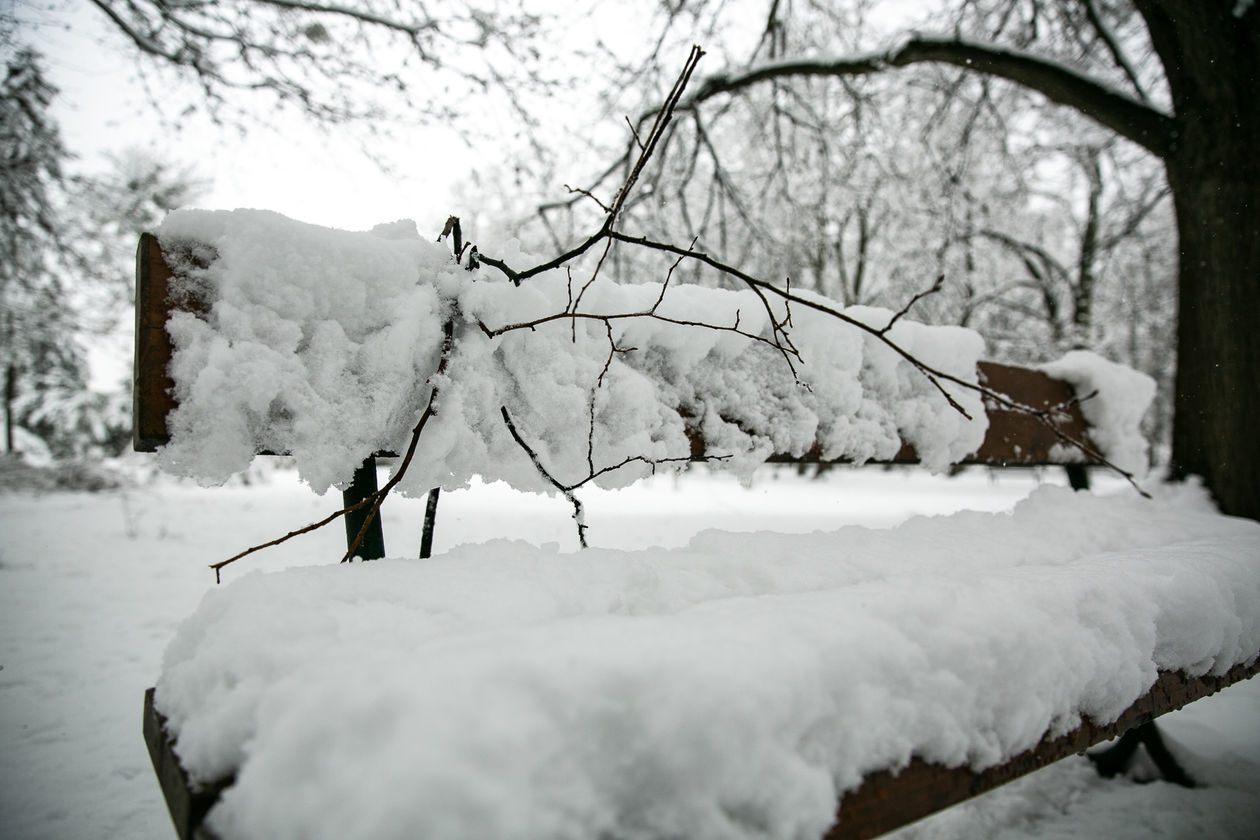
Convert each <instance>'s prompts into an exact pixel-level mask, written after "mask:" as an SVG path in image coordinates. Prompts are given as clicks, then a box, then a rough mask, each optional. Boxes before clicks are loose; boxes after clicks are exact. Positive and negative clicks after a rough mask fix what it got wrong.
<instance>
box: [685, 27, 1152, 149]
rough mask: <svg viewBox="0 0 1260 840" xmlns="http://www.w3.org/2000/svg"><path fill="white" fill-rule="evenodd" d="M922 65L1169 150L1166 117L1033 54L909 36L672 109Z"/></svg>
mask: <svg viewBox="0 0 1260 840" xmlns="http://www.w3.org/2000/svg"><path fill="white" fill-rule="evenodd" d="M924 62H933V63H941V64H952V65H954V66H956V67H961V68H963V69H966V70H971V71H973V72H976V73H983V74H985V75H989V76H997V77H1000V78H1003V79H1007V80H1008V81H1012V82H1015V83H1017V84H1020V85H1022V86H1024V87H1026V88H1029V89H1030V90H1034V91H1037V92H1039V93H1041V94H1043V95H1044V96H1045V97H1046V98H1047V99H1049V100H1051V101H1052V102H1057V103H1058V104H1060V105H1066V106H1068V107H1070V108H1074V109H1076V110H1077V111H1079V112H1081V113H1082V114H1084V115H1085V116H1087V117H1090V118H1091V119H1093V120H1095V121H1096V122H1098V123H1100V124H1102V125H1104V126H1106V127H1107V128H1110V129H1111V130H1113V131H1115V132H1116V133H1117V134H1120V135H1121V136H1123V137H1126V138H1128V139H1129V140H1132V141H1133V142H1134V143H1137V144H1138V145H1139V146H1142V147H1143V148H1145V149H1147V150H1148V151H1150V152H1151V153H1152V154H1154V155H1156V156H1157V157H1165V156H1166V155H1167V154H1168V153H1169V150H1170V149H1171V146H1172V143H1173V119H1172V117H1171V116H1169V115H1168V114H1164V113H1162V112H1161V111H1158V110H1156V109H1155V108H1153V107H1151V106H1150V105H1147V104H1145V103H1143V102H1139V101H1138V100H1136V99H1133V98H1132V97H1130V96H1129V95H1128V94H1125V93H1123V92H1121V91H1118V90H1115V89H1114V88H1111V87H1108V86H1107V85H1104V84H1102V83H1100V82H1098V81H1096V80H1094V79H1091V78H1090V77H1088V76H1086V75H1084V74H1082V73H1080V72H1079V71H1077V70H1074V69H1072V68H1070V67H1068V66H1066V65H1063V64H1059V63H1058V62H1055V61H1052V60H1050V59H1047V58H1045V57H1043V56H1039V55H1035V54H1033V53H1028V52H1023V51H1021V50H1016V49H1009V48H1003V47H996V46H990V45H987V44H980V43H976V42H972V41H965V40H962V39H959V38H948V37H934V36H929V35H915V36H912V37H910V38H907V39H906V40H905V41H903V42H902V43H901V44H900V45H898V46H896V47H894V48H892V49H890V50H888V51H886V52H882V53H875V54H870V55H864V56H854V57H848V58H835V59H802V60H795V61H780V62H775V63H773V64H765V65H762V66H759V67H754V68H752V69H750V70H746V71H744V72H742V73H738V74H733V75H717V76H710V77H709V78H707V79H705V80H704V82H703V83H702V84H701V85H700V87H699V88H697V89H696V91H695V93H693V94H692V95H690V96H688V97H687V99H686V100H685V101H684V102H683V103H681V104H680V106H679V107H680V108H693V107H695V106H696V105H698V104H700V103H701V102H705V101H707V100H709V99H713V98H714V97H716V96H719V95H722V94H728V93H736V92H738V91H741V90H744V89H746V88H750V87H753V86H755V85H758V84H761V83H763V82H768V81H771V80H774V79H784V78H793V77H808V76H864V75H872V74H875V73H883V72H886V71H888V70H890V69H894V68H900V67H908V66H910V65H913V64H920V63H924Z"/></svg>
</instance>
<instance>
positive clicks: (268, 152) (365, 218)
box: [37, 3, 470, 235]
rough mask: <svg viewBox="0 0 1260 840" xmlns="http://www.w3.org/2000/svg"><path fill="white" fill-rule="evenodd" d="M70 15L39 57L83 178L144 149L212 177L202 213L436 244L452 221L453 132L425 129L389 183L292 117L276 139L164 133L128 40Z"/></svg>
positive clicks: (401, 152) (47, 34) (182, 96)
mask: <svg viewBox="0 0 1260 840" xmlns="http://www.w3.org/2000/svg"><path fill="white" fill-rule="evenodd" d="M69 15H70V19H69V20H67V21H66V22H67V23H68V24H69V26H68V27H67V28H65V29H63V30H61V31H57V30H55V29H53V28H52V27H48V28H45V29H42V30H41V31H40V34H39V37H38V38H37V47H40V48H42V49H44V50H45V51H46V56H47V61H48V64H49V69H50V71H51V73H52V76H53V80H54V83H55V84H57V85H58V87H59V88H60V89H61V94H60V96H59V97H58V100H57V102H56V113H57V116H58V118H59V119H60V121H61V129H62V133H63V137H64V139H65V141H66V144H67V146H68V148H70V149H71V150H73V151H74V152H75V153H76V154H77V155H79V157H80V161H79V167H78V168H82V169H83V170H87V171H92V170H99V169H100V168H102V167H103V166H104V159H103V156H104V154H106V153H108V152H110V151H118V150H121V149H123V148H125V147H128V146H135V145H140V146H144V147H147V148H151V149H152V150H153V151H155V152H156V153H157V154H158V156H159V158H160V159H165V160H171V161H177V162H182V163H190V164H193V165H194V166H195V168H196V170H197V173H198V174H199V175H201V176H202V177H204V178H206V179H209V180H210V181H211V182H212V189H211V191H210V192H209V193H208V194H207V195H206V196H205V197H204V198H203V199H202V200H201V201H200V202H199V204H201V205H202V206H205V207H212V208H234V207H264V208H267V209H270V210H276V211H278V212H280V213H284V214H285V215H288V216H292V217H294V218H298V219H301V220H303V221H307V222H312V223H315V224H323V225H329V226H332V227H340V228H347V229H363V228H367V227H371V226H372V225H374V224H376V223H377V222H381V221H389V220H393V219H398V218H415V219H416V220H417V221H418V222H420V224H421V228H422V230H424V229H428V228H434V234H435V235H436V233H437V231H438V230H440V229H441V222H442V221H444V220H445V218H446V216H447V215H449V213H450V212H451V211H450V210H447V209H445V206H446V205H447V204H448V202H447V201H446V200H445V196H446V195H447V194H448V193H449V192H450V191H451V189H452V187H453V185H454V184H455V182H456V181H457V179H458V177H459V173H460V172H461V171H462V170H463V168H464V167H463V166H461V165H459V162H466V161H467V160H469V158H470V153H469V152H468V151H467V150H466V149H465V148H464V147H463V145H462V144H461V143H459V142H458V141H457V140H456V138H455V137H454V135H453V133H451V132H445V131H443V130H442V129H440V128H430V129H426V130H425V131H424V135H423V136H422V137H417V138H415V143H416V146H417V148H416V149H415V150H414V151H415V152H420V153H412V152H413V150H412V149H409V148H401V147H400V148H399V149H398V150H397V152H395V153H394V154H391V155H390V157H396V158H398V159H400V160H405V163H400V164H399V165H398V166H397V167H396V168H397V170H398V171H397V172H396V173H395V174H394V175H387V174H385V173H383V172H382V171H381V170H380V168H379V167H378V166H377V165H376V164H374V163H373V162H372V161H371V160H369V159H368V157H367V155H365V154H364V152H363V149H362V147H361V146H360V145H359V144H358V143H357V142H356V141H354V140H352V139H351V138H349V137H345V136H337V135H335V134H333V133H331V132H323V133H321V132H319V131H318V130H317V129H315V128H314V127H313V126H312V125H311V124H310V123H308V122H305V121H303V120H301V119H298V118H296V117H294V118H289V119H287V120H286V122H285V124H284V125H283V126H281V127H280V128H279V129H278V130H276V131H274V132H273V131H268V130H265V129H263V130H257V131H254V132H251V133H250V134H249V135H247V136H241V135H240V134H239V133H238V132H237V131H235V130H233V129H224V128H221V127H217V126H214V125H213V124H212V123H210V122H209V121H208V120H207V119H205V118H204V117H199V116H198V117H194V118H192V119H189V120H184V121H183V122H182V123H181V130H180V131H177V132H167V131H165V130H164V129H163V127H162V125H161V123H160V121H159V120H157V119H156V118H155V117H154V116H153V109H152V107H151V106H150V105H149V103H148V100H147V98H146V93H145V91H144V88H143V87H142V86H141V85H140V83H139V81H138V76H137V73H136V68H135V65H134V63H133V61H132V60H131V59H130V58H129V57H128V50H127V49H126V48H125V46H124V45H123V44H122V43H121V37H120V36H118V35H117V34H116V33H114V32H112V31H109V30H107V28H106V27H105V26H103V25H102V20H103V18H102V17H101V14H100V13H99V12H98V11H97V10H96V9H94V8H92V7H90V6H88V5H86V3H78V4H77V5H76V6H74V7H73V11H71V12H70V13H69ZM188 96H189V93H188V92H186V91H177V92H174V93H173V96H172V100H173V101H175V102H178V103H180V104H182V103H184V102H186V101H188ZM146 126H149V127H150V128H148V129H147V130H146ZM408 142H410V138H408ZM438 150H440V152H439V151H438ZM434 208H442V209H434Z"/></svg>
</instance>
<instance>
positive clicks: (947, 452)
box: [159, 210, 988, 494]
mask: <svg viewBox="0 0 1260 840" xmlns="http://www.w3.org/2000/svg"><path fill="white" fill-rule="evenodd" d="M406 228H407V226H406V225H399V224H395V225H391V226H388V227H387V228H384V229H378V230H377V231H376V232H373V233H350V232H346V231H336V230H330V229H327V228H320V227H315V226H312V225H306V224H302V223H299V222H295V221H292V220H290V219H286V218H284V217H282V216H279V215H276V214H274V213H268V212H263V211H252V210H237V211H231V212H226V211H217V212H209V211H179V212H176V213H173V214H171V216H170V217H169V218H168V219H167V221H166V222H165V223H164V224H163V225H162V227H161V229H160V230H159V237H160V239H161V241H162V245H163V249H164V250H165V251H166V252H167V253H179V252H181V251H192V252H194V253H201V254H208V253H213V254H215V255H217V258H215V259H214V260H213V262H211V264H210V265H209V267H208V268H205V269H202V268H198V267H197V266H196V265H194V264H192V263H188V264H185V265H183V266H178V267H177V270H179V271H181V272H182V273H184V274H185V275H186V276H187V278H188V279H187V281H186V285H188V286H189V287H190V290H191V291H192V292H193V293H197V292H200V293H201V294H203V295H205V296H208V297H209V298H210V299H212V300H214V304H213V309H212V311H211V312H210V313H209V316H208V318H206V319H204V320H202V319H199V318H196V317H194V316H193V315H191V314H187V313H183V314H176V315H175V316H173V317H172V318H171V320H170V322H169V324H168V329H169V331H170V333H171V335H172V338H173V343H174V347H175V352H174V358H173V362H172V365H171V370H172V377H173V379H174V382H175V391H176V396H177V398H178V400H179V408H178V409H177V410H176V411H175V413H174V414H173V415H172V417H171V418H170V426H171V443H170V444H169V445H167V446H166V447H164V448H163V450H162V452H161V460H162V463H163V465H164V467H165V468H166V469H167V470H170V471H172V472H175V473H177V474H182V475H188V476H193V477H196V478H198V479H199V480H202V481H204V482H207V483H217V482H222V481H224V480H226V479H227V478H228V477H229V476H231V475H232V474H233V473H235V472H238V471H240V470H242V469H244V468H245V467H246V466H248V464H249V461H250V459H251V458H252V457H253V455H254V454H255V453H256V452H259V451H264V450H270V451H289V452H291V453H292V454H293V456H294V458H295V459H296V461H297V465H298V469H299V470H300V472H301V475H302V477H303V479H304V480H306V481H307V482H309V483H310V485H311V486H312V488H313V489H315V490H316V491H317V492H323V491H324V490H326V489H327V488H328V487H329V486H331V485H334V484H339V483H345V482H347V481H349V479H350V477H351V475H352V473H353V470H354V469H355V467H356V466H358V465H359V464H360V463H361V462H362V460H363V458H364V457H365V456H366V455H368V454H370V453H372V452H375V451H382V450H385V451H394V452H401V451H403V450H404V449H405V448H406V444H407V441H408V440H409V437H410V432H411V429H412V427H413V426H414V425H415V423H416V420H417V419H418V418H419V416H420V414H421V412H422V410H423V408H424V405H425V404H426V403H427V401H428V396H429V390H430V386H431V385H432V384H436V385H438V386H439V388H440V392H439V397H438V399H437V402H436V409H437V413H436V416H435V417H434V419H433V421H432V422H431V423H430V424H429V426H428V427H426V429H425V431H424V434H423V435H422V437H421V443H420V448H419V451H418V452H417V457H416V459H415V462H414V463H413V465H412V466H411V468H410V470H409V472H408V475H407V477H406V479H405V480H404V482H403V484H402V485H400V489H401V490H402V491H403V492H408V491H410V492H411V493H413V494H416V493H422V492H426V491H427V490H428V489H429V488H430V487H434V486H442V487H447V488H451V487H460V486H465V485H466V484H467V482H468V480H469V479H470V478H471V477H472V476H473V475H480V476H482V477H484V478H485V479H487V480H494V479H500V480H504V481H506V482H508V483H509V484H511V485H513V486H514V487H517V488H520V489H526V490H546V491H550V490H551V489H552V488H551V485H550V484H549V483H548V482H547V481H546V480H545V479H544V478H542V477H541V476H540V475H539V474H538V471H537V470H536V469H535V468H534V466H533V465H532V464H531V463H530V461H529V458H528V456H527V455H526V454H525V453H524V451H523V450H522V449H521V447H520V446H519V445H518V444H517V443H516V442H515V441H513V440H512V438H511V436H510V434H509V433H508V431H507V429H506V427H505V424H504V422H503V419H502V415H501V411H500V408H501V407H502V406H506V407H507V408H508V410H509V412H510V414H511V416H512V418H513V420H514V422H515V424H516V426H517V427H518V429H519V430H520V431H521V433H522V435H523V436H524V437H525V439H526V440H527V442H528V443H529V444H530V446H531V447H532V448H533V449H534V450H535V451H536V452H537V453H538V455H539V457H540V458H541V460H542V462H543V463H544V465H546V467H547V469H548V470H549V471H550V472H551V473H552V474H553V475H554V476H555V477H556V478H557V479H559V480H560V481H562V482H563V483H566V484H572V483H576V482H577V481H579V480H581V479H582V478H584V477H586V476H588V475H589V474H590V473H592V472H597V471H599V470H602V469H604V468H606V467H610V466H613V465H616V464H619V463H621V462H622V461H624V460H626V459H627V458H631V457H634V456H643V458H645V459H647V460H652V461H659V460H661V459H668V458H685V457H686V456H687V455H688V454H689V452H690V445H689V443H688V440H687V438H686V435H685V431H684V416H686V417H690V418H695V420H694V422H696V423H697V424H698V425H699V427H700V428H701V429H702V430H703V433H704V435H705V439H706V440H707V441H708V442H709V444H710V452H711V453H722V454H728V455H730V456H731V457H730V458H729V460H726V461H723V462H721V463H722V465H724V466H725V467H727V468H731V469H734V470H736V471H739V472H742V473H745V474H746V473H748V472H749V471H751V469H752V468H753V467H755V466H756V465H757V464H759V463H761V462H762V461H764V459H765V458H766V457H768V456H769V455H771V454H772V453H774V452H785V453H794V454H803V453H804V452H806V451H808V450H809V449H810V448H811V447H812V446H814V445H815V444H816V443H817V444H819V445H820V446H821V449H822V452H823V454H824V456H825V457H828V458H841V457H844V458H848V459H851V460H853V461H858V462H861V461H865V460H868V459H872V458H890V457H891V456H892V455H894V454H895V453H896V452H897V450H898V449H899V448H900V446H901V441H902V440H903V439H904V440H906V441H908V442H910V443H913V444H914V446H915V448H916V449H917V451H918V453H919V457H920V458H921V460H922V461H923V463H924V464H925V465H926V466H928V467H929V468H932V469H935V470H940V469H943V468H944V467H946V466H947V465H948V464H950V463H953V462H955V461H958V460H960V459H961V458H963V457H965V456H966V455H968V454H969V453H971V452H973V451H974V450H975V449H976V448H977V447H978V446H979V445H980V443H981V442H982V441H983V439H984V432H985V429H986V427H987V422H988V421H987V418H986V416H985V413H984V411H983V407H982V404H981V402H980V399H979V398H978V397H977V396H976V395H975V394H974V392H971V391H966V390H964V389H961V388H953V392H954V393H953V396H954V398H955V399H956V400H957V401H958V402H959V403H960V404H962V405H963V406H964V407H965V408H966V409H967V411H968V413H969V414H970V415H971V417H972V418H974V419H971V420H968V419H967V418H966V417H964V416H962V415H961V414H959V413H958V412H957V411H954V410H952V409H951V408H950V407H949V406H948V405H947V404H946V401H945V400H944V398H943V397H942V396H941V395H940V394H939V393H938V392H937V390H936V388H935V387H934V386H933V385H932V384H931V383H929V382H928V381H927V380H926V379H925V378H924V377H923V376H922V375H920V374H919V373H917V372H916V371H914V370H913V368H912V367H911V366H910V365H909V364H908V363H907V362H905V361H904V360H903V359H902V358H900V357H899V356H898V355H897V354H896V353H894V352H893V351H892V350H891V349H889V348H888V347H887V346H885V345H883V344H882V343H880V342H879V341H878V340H876V339H874V338H872V337H871V336H869V335H867V334H865V333H863V332H861V331H860V330H857V329H856V328H854V327H852V326H850V325H846V324H842V323H840V322H838V321H837V320H835V319H834V318H831V317H829V316H826V315H822V314H819V313H816V312H813V311H811V310H809V309H807V308H805V307H799V306H798V307H794V308H793V309H792V312H791V316H792V327H791V337H792V340H793V341H794V342H795V344H796V346H797V347H798V348H799V349H800V352H801V354H802V356H803V362H802V363H800V364H799V365H798V373H799V377H800V384H798V383H797V382H796V381H794V380H793V377H792V373H791V371H790V370H789V368H788V365H787V362H786V361H785V359H784V357H783V355H782V354H781V353H779V352H778V351H777V350H776V349H775V348H773V347H770V346H767V345H766V344H763V343H759V342H757V341H754V340H752V339H750V338H748V337H746V336H741V335H739V334H736V333H735V332H732V331H730V330H729V329H726V330H720V331H719V330H712V329H704V328H701V327H697V326H683V325H678V324H671V323H666V322H664V321H663V320H660V319H651V318H646V317H642V318H623V319H617V320H614V321H609V322H607V324H606V323H605V322H604V321H598V320H574V319H561V320H558V321H553V322H551V323H548V324H544V325H541V326H539V327H538V328H537V329H522V330H518V331H514V332H510V333H506V334H504V335H502V336H500V337H497V338H490V337H488V336H486V335H485V334H484V332H483V330H482V328H481V326H480V324H484V325H485V326H487V327H489V328H491V329H497V328H501V327H504V326H508V325H512V324H519V323H522V322H524V321H528V320H530V319H534V318H539V317H543V316H547V315H552V314H555V313H558V312H562V311H564V310H565V307H566V305H567V303H568V301H569V300H570V296H573V297H576V296H577V295H578V294H579V292H580V291H581V286H582V284H583V282H584V278H582V277H575V280H574V281H573V283H572V285H571V284H570V281H569V279H568V278H567V276H566V275H565V273H564V272H562V271H553V272H551V273H549V274H545V275H541V276H537V277H534V278H531V279H530V280H528V281H526V282H525V283H523V284H522V285H521V286H520V287H519V288H518V287H515V286H513V285H512V284H511V283H509V282H508V281H507V280H505V279H504V278H503V277H502V276H501V274H500V273H499V272H497V271H496V270H494V269H492V268H482V269H479V270H477V271H475V272H472V273H470V272H467V271H464V270H463V269H462V268H460V267H459V266H457V265H456V264H455V263H454V261H453V260H452V258H451V256H450V252H449V249H448V246H447V245H445V244H438V243H435V242H427V241H423V240H421V239H420V238H419V237H418V236H417V235H416V234H415V228H414V225H410V230H407V229H406ZM206 246H210V248H212V249H213V252H210V251H207V249H206ZM495 253H496V254H497V255H498V256H500V257H502V258H504V259H506V260H507V262H508V263H509V264H512V265H516V266H521V267H524V266H528V265H532V264H533V263H534V262H535V260H534V259H533V258H531V257H529V256H527V255H523V254H521V253H520V252H519V249H518V248H517V246H516V245H515V244H514V243H507V244H505V245H503V246H502V247H499V248H497V249H495ZM664 275H665V272H664V269H662V272H661V276H660V277H650V278H645V280H646V281H648V282H644V283H642V284H637V285H633V284H631V285H622V284H616V283H613V282H610V281H606V280H604V279H602V278H601V279H600V280H599V281H597V282H596V283H594V284H593V285H591V286H590V288H588V289H587V290H586V291H585V292H582V293H581V304H580V309H581V311H582V312H584V313H596V314H602V315H624V314H628V313H636V312H645V311H647V310H649V309H651V308H652V306H653V304H654V303H655V302H656V301H657V299H658V298H659V297H660V295H661V285H660V284H661V282H662V281H663V280H664ZM772 305H773V310H774V313H775V317H776V318H780V319H781V318H783V317H784V315H785V311H784V309H783V306H782V304H781V303H777V302H775V303H773V304H772ZM657 312H658V314H660V315H661V316H665V317H668V318H672V319H676V320H681V321H694V322H699V323H704V324H711V325H715V326H720V327H726V328H730V327H733V326H735V325H736V324H738V326H739V329H741V330H743V331H745V332H748V333H751V334H753V335H763V336H764V335H769V333H770V328H771V327H770V323H769V316H768V314H767V311H766V307H765V305H764V304H763V303H762V301H761V300H760V299H759V298H758V297H757V296H756V295H755V294H753V293H752V292H750V291H749V292H732V291H721V290H717V289H709V288H699V287H695V286H686V285H683V284H671V285H670V288H669V289H668V291H667V292H666V294H665V295H664V298H663V300H662V301H661V303H660V306H659V308H658V309H657ZM847 312H848V314H849V315H851V316H853V317H856V318H860V319H862V320H863V321H865V322H866V323H870V324H872V325H875V326H877V327H882V326H884V325H886V324H887V323H888V322H889V320H890V319H891V318H892V315H893V313H891V312H889V311H886V310H879V309H866V308H855V309H849V310H847ZM447 319H452V320H453V321H454V323H455V325H456V335H455V344H454V351H453V353H452V355H451V358H450V361H449V364H448V367H447V369H446V371H445V375H443V376H441V377H435V376H434V374H435V372H436V370H437V367H438V359H439V356H440V351H441V346H442V329H443V324H444V322H445V321H446V320H447ZM609 327H611V336H610V329H609ZM889 337H890V338H892V339H893V340H894V341H896V342H897V343H898V344H899V345H900V346H901V347H903V348H904V349H906V350H907V351H909V352H911V353H913V354H914V355H916V356H917V357H919V358H920V359H922V360H923V361H924V362H926V363H928V364H930V365H933V366H935V367H937V368H939V369H941V370H943V371H946V372H948V373H951V374H953V375H955V376H958V377H959V378H961V379H964V380H967V381H973V382H974V381H975V379H976V361H977V359H978V358H979V357H980V354H981V351H982V349H983V343H982V340H981V339H980V337H979V336H978V335H977V334H976V333H974V332H971V331H969V330H963V329H959V328H953V327H928V326H924V325H922V324H916V323H912V322H908V321H906V320H904V319H903V320H901V321H898V323H897V324H896V325H895V326H894V327H893V329H892V330H891V331H890V333H889ZM610 338H611V341H612V342H615V346H616V347H617V348H618V352H615V353H614V352H611V348H612V347H613V344H610ZM630 348H634V349H633V350H631V349H630ZM622 350H625V351H627V352H620V351H622ZM610 355H611V358H610ZM605 367H606V368H607V369H606V370H605ZM601 374H602V380H601ZM806 385H807V386H808V387H805V386H806ZM592 415H593V418H594V422H593V423H592ZM649 469H650V466H649V465H648V464H646V463H644V462H642V461H635V462H632V463H630V464H628V465H626V466H625V467H623V468H621V469H618V470H615V471H612V472H609V473H606V474H605V475H603V476H601V478H600V481H599V483H600V484H601V485H603V486H611V487H616V486H624V485H626V484H628V483H630V482H632V481H634V480H635V479H637V478H639V477H641V476H642V475H644V474H645V473H646V472H647V471H648V470H649Z"/></svg>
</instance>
